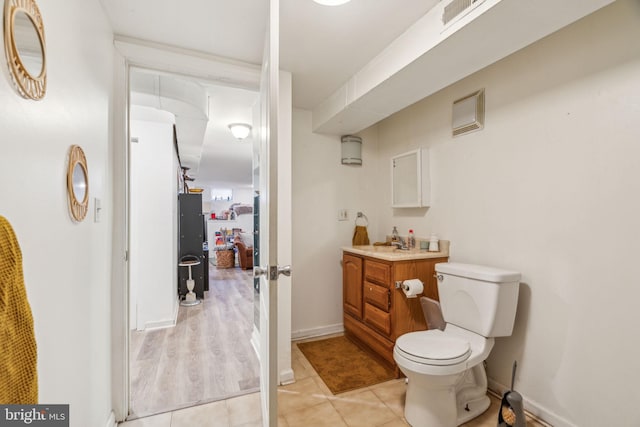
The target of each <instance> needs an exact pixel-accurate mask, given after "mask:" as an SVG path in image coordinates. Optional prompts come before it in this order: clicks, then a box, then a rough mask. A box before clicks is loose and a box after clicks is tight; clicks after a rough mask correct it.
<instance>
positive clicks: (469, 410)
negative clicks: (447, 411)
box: [456, 396, 491, 426]
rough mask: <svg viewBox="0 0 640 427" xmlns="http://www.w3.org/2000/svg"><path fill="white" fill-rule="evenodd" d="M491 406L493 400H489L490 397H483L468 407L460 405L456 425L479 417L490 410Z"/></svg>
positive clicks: (470, 403)
mask: <svg viewBox="0 0 640 427" xmlns="http://www.w3.org/2000/svg"><path fill="white" fill-rule="evenodd" d="M489 405H491V399H489V396H482V397H480V398H478V399H475V400H472V401H469V402H467V403H466V405H459V406H458V419H457V424H456V425H458V426H459V425H461V424H464V423H466V422H467V421H470V420H472V419H474V418H475V417H477V416H479V415H480V414H482V413H483V412H484V411H486V410H487V409H489Z"/></svg>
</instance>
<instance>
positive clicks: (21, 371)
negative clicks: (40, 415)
mask: <svg viewBox="0 0 640 427" xmlns="http://www.w3.org/2000/svg"><path fill="white" fill-rule="evenodd" d="M36 363H37V353H36V339H35V334H34V328H33V316H32V314H31V307H30V306H29V301H28V300H27V292H26V289H25V287H24V278H23V275H22V252H21V251H20V246H19V244H18V240H17V239H16V236H15V234H14V232H13V228H12V227H11V224H9V221H7V220H6V219H5V218H3V217H2V216H0V402H1V403H3V404H36V403H38V372H37V367H36Z"/></svg>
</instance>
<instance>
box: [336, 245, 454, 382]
mask: <svg viewBox="0 0 640 427" xmlns="http://www.w3.org/2000/svg"><path fill="white" fill-rule="evenodd" d="M448 243H449V242H446V241H441V246H440V251H439V252H426V251H424V250H419V249H412V250H409V251H404V250H399V249H396V248H394V247H389V246H353V247H344V248H342V250H343V258H342V274H343V276H342V277H343V309H344V329H345V335H346V336H347V337H349V338H350V339H352V340H354V341H356V342H358V343H359V344H361V345H364V346H365V347H367V348H369V349H370V350H372V351H373V352H374V353H376V354H378V355H379V356H380V357H381V358H382V359H384V360H386V361H387V362H388V363H389V364H390V365H392V366H393V367H394V368H395V369H396V372H397V374H398V375H399V374H400V371H399V370H398V368H397V366H396V364H395V361H394V360H393V346H394V344H395V341H396V339H397V338H398V337H399V336H400V335H402V334H405V333H407V332H411V331H419V330H425V329H427V324H426V322H425V319H424V314H423V313H422V308H421V306H420V299H419V298H407V297H406V296H405V294H404V293H403V292H402V290H401V289H398V288H396V286H395V283H396V282H401V281H403V280H407V279H416V278H417V279H420V280H421V281H422V282H423V283H424V292H423V294H421V295H420V296H422V295H424V296H427V297H429V298H432V299H436V300H437V299H438V288H437V282H436V278H435V277H434V274H435V269H434V266H435V265H436V264H437V263H440V262H447V261H448V259H449V245H448Z"/></svg>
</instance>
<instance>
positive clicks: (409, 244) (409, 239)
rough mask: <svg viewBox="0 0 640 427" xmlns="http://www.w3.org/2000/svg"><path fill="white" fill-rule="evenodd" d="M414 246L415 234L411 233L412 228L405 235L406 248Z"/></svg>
mask: <svg viewBox="0 0 640 427" xmlns="http://www.w3.org/2000/svg"><path fill="white" fill-rule="evenodd" d="M415 247H416V236H415V235H414V234H413V229H409V235H407V248H409V249H413V248H415Z"/></svg>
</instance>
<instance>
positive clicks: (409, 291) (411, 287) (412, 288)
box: [402, 279, 424, 298]
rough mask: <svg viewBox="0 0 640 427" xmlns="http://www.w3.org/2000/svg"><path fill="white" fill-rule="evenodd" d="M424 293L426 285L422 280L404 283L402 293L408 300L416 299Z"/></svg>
mask: <svg viewBox="0 0 640 427" xmlns="http://www.w3.org/2000/svg"><path fill="white" fill-rule="evenodd" d="M422 291H424V285H423V284H422V282H421V281H420V279H409V280H405V281H404V282H402V292H404V294H405V295H406V296H407V298H415V297H417V296H418V295H419V294H421V293H422Z"/></svg>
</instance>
